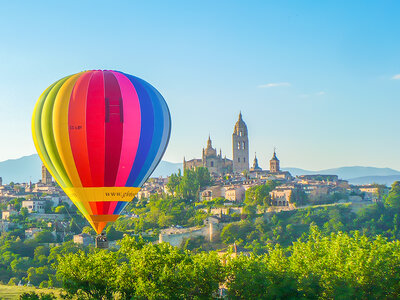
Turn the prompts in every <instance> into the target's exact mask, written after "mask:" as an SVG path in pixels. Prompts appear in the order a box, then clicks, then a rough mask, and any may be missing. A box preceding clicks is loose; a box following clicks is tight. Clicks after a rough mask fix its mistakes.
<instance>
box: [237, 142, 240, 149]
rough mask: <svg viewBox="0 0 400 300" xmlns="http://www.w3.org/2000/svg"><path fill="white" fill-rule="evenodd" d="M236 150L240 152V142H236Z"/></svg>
mask: <svg viewBox="0 0 400 300" xmlns="http://www.w3.org/2000/svg"><path fill="white" fill-rule="evenodd" d="M237 148H238V150H240V142H238V144H237Z"/></svg>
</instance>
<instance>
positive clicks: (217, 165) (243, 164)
mask: <svg viewBox="0 0 400 300" xmlns="http://www.w3.org/2000/svg"><path fill="white" fill-rule="evenodd" d="M232 152H233V160H230V159H228V158H226V156H224V157H222V152H221V150H220V151H219V154H217V150H216V149H215V148H213V147H212V142H211V138H210V137H208V141H207V147H206V148H205V149H204V148H203V154H202V157H201V158H199V159H196V158H195V159H192V160H188V161H186V159H185V158H184V159H183V169H184V170H185V169H194V168H196V167H207V168H208V170H209V171H210V173H211V174H214V175H221V174H227V173H232V172H233V173H241V172H243V171H245V170H246V171H249V138H248V135H247V126H246V123H245V122H244V121H243V119H242V114H241V113H240V114H239V119H238V121H237V122H236V124H235V127H234V129H233V134H232Z"/></svg>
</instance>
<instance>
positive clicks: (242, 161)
mask: <svg viewBox="0 0 400 300" xmlns="http://www.w3.org/2000/svg"><path fill="white" fill-rule="evenodd" d="M232 154H233V172H234V173H242V172H243V171H249V137H248V132H247V125H246V123H245V122H244V121H243V118H242V113H239V120H238V121H237V122H236V124H235V127H234V128H233V134H232Z"/></svg>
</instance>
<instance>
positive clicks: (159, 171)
mask: <svg viewBox="0 0 400 300" xmlns="http://www.w3.org/2000/svg"><path fill="white" fill-rule="evenodd" d="M182 168H183V164H182V163H172V162H169V161H165V160H162V161H161V162H160V164H159V165H158V166H157V168H156V169H155V170H154V172H153V174H151V177H160V176H162V177H167V176H170V175H171V174H172V173H178V170H179V169H181V170H182Z"/></svg>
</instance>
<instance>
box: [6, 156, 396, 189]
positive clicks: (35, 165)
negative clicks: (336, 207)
mask: <svg viewBox="0 0 400 300" xmlns="http://www.w3.org/2000/svg"><path fill="white" fill-rule="evenodd" d="M41 166H42V162H41V160H40V158H39V156H38V155H37V154H32V155H29V156H24V157H21V158H18V159H9V160H6V161H2V162H0V177H2V178H3V183H5V184H8V183H10V182H11V181H14V182H29V181H30V180H31V181H32V182H34V183H35V182H38V181H39V180H40V178H41ZM179 169H181V170H182V163H172V162H168V161H161V162H160V164H159V165H158V167H157V168H156V169H155V171H154V173H153V174H152V176H151V177H160V176H162V177H166V176H169V175H171V174H172V173H176V172H178V170H179ZM283 170H285V171H289V172H290V173H291V174H292V175H293V176H297V175H311V174H333V175H338V176H339V178H341V179H345V180H349V182H350V183H352V184H367V183H382V184H387V185H390V184H392V183H393V181H396V180H400V172H399V171H397V170H393V169H390V168H374V167H359V166H354V167H342V168H334V169H326V170H320V171H309V170H304V169H299V168H283Z"/></svg>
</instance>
